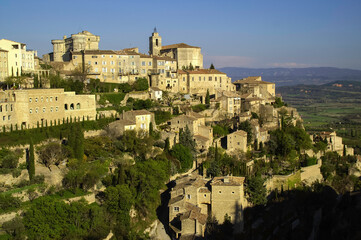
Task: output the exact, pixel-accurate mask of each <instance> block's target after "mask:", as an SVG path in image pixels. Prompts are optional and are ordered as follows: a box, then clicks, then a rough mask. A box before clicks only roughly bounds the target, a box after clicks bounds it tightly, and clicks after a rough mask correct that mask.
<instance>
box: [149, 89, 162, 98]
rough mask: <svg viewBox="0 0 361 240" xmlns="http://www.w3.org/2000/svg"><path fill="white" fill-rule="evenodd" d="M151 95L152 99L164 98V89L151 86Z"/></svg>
mask: <svg viewBox="0 0 361 240" xmlns="http://www.w3.org/2000/svg"><path fill="white" fill-rule="evenodd" d="M149 95H150V99H153V100H162V98H163V91H162V90H161V89H160V88H157V87H150V88H149Z"/></svg>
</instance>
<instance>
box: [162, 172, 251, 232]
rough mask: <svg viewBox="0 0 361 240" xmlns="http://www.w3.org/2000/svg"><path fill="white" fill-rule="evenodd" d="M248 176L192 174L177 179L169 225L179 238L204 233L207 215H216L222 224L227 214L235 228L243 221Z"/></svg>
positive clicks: (173, 189)
mask: <svg viewBox="0 0 361 240" xmlns="http://www.w3.org/2000/svg"><path fill="white" fill-rule="evenodd" d="M243 184H244V177H232V176H229V177H228V176H227V177H216V178H214V179H206V178H203V177H201V176H199V175H189V176H186V177H183V178H180V179H178V180H177V181H176V185H175V187H173V188H172V189H171V192H170V194H171V199H170V201H169V204H168V207H169V226H170V228H171V229H172V231H173V233H174V234H175V236H176V238H179V237H182V238H183V237H186V236H188V237H190V236H194V237H195V236H204V232H205V227H206V219H207V217H208V216H210V215H212V216H214V217H215V218H216V219H217V221H218V222H219V223H220V224H222V223H223V221H224V217H225V215H226V214H227V215H228V216H229V217H230V220H231V222H232V223H234V224H235V232H240V231H241V230H242V225H243V208H244V206H245V205H246V200H245V198H244V189H243Z"/></svg>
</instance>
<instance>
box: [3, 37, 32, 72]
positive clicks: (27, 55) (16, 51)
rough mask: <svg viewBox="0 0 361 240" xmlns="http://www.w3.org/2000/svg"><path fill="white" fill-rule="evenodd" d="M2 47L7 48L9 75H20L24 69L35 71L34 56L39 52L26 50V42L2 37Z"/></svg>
mask: <svg viewBox="0 0 361 240" xmlns="http://www.w3.org/2000/svg"><path fill="white" fill-rule="evenodd" d="M0 49H2V50H6V51H7V52H8V54H7V68H8V69H7V76H20V75H21V74H22V71H24V72H33V71H34V69H35V64H34V58H35V56H36V55H37V52H36V51H31V50H26V44H24V43H20V42H14V41H11V40H7V39H1V40H0ZM3 57H4V56H3Z"/></svg>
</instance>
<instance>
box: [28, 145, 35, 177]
mask: <svg viewBox="0 0 361 240" xmlns="http://www.w3.org/2000/svg"><path fill="white" fill-rule="evenodd" d="M28 172H29V179H30V181H31V180H32V179H33V178H34V176H35V158H34V144H33V140H32V139H30V147H29V158H28Z"/></svg>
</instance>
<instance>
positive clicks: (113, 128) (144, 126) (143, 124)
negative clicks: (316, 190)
mask: <svg viewBox="0 0 361 240" xmlns="http://www.w3.org/2000/svg"><path fill="white" fill-rule="evenodd" d="M150 123H152V124H153V129H155V128H156V125H155V119H154V113H152V112H149V111H147V110H136V111H133V110H132V111H128V112H123V113H122V114H121V115H120V116H119V120H117V121H114V122H112V123H110V124H109V125H108V129H107V130H108V131H109V133H110V134H111V135H112V136H120V135H122V134H123V133H124V132H125V131H127V130H135V131H136V132H138V133H145V134H148V133H149V125H150Z"/></svg>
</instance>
